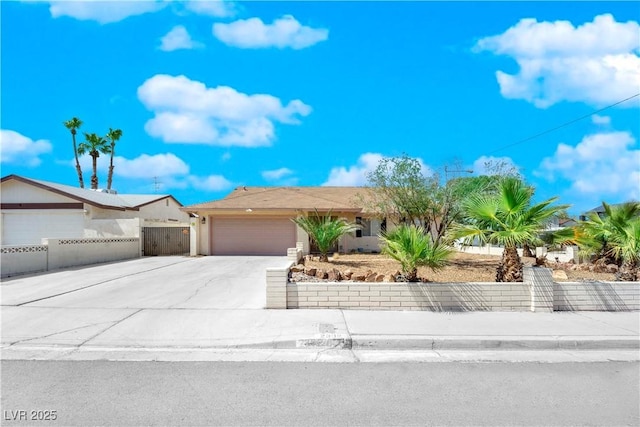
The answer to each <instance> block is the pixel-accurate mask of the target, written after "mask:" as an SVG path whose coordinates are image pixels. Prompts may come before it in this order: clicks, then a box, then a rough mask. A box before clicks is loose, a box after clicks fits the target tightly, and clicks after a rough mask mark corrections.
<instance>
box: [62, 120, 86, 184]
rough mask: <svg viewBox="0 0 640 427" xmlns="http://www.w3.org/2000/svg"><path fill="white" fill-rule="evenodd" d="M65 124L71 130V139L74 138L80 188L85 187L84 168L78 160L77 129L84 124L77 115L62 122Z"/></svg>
mask: <svg viewBox="0 0 640 427" xmlns="http://www.w3.org/2000/svg"><path fill="white" fill-rule="evenodd" d="M62 123H63V124H64V126H65V127H66V128H67V129H69V132H71V139H72V140H73V155H74V156H75V158H76V172H77V173H78V183H79V184H80V188H84V179H83V178H82V168H81V167H80V161H79V160H78V147H77V145H76V131H77V129H79V128H80V126H82V120H80V119H79V118H77V117H73V118H71V120H67V121H66V122H62Z"/></svg>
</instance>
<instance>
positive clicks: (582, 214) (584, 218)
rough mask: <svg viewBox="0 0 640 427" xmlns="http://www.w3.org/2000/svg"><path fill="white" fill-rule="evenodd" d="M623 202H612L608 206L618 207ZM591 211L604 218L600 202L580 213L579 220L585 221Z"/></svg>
mask: <svg viewBox="0 0 640 427" xmlns="http://www.w3.org/2000/svg"><path fill="white" fill-rule="evenodd" d="M627 203H638V201H637V200H630V201H628V202H627ZM623 204H624V203H613V204H609V206H611V207H619V206H622V205H623ZM593 212H595V213H597V214H598V216H599V217H600V218H604V206H602V204H600V205H598V206H596V207H595V208H593V209H589V210H588V211H586V212H583V213H581V214H580V216H579V218H580V221H586V220H587V219H588V218H589V215H590V214H591V213H593Z"/></svg>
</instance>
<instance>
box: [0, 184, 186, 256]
mask: <svg viewBox="0 0 640 427" xmlns="http://www.w3.org/2000/svg"><path fill="white" fill-rule="evenodd" d="M0 185H1V188H0V202H1V206H0V207H1V212H2V223H1V228H2V245H32V244H40V243H41V241H42V239H44V238H49V239H56V238H59V239H68V238H76V239H78V238H102V237H105V238H116V237H118V238H124V237H138V238H141V237H142V235H143V232H144V230H145V229H149V228H154V229H158V228H163V229H164V228H167V229H168V228H172V229H173V228H183V230H180V231H179V232H178V234H180V235H182V234H186V235H187V237H188V236H189V226H190V223H189V222H190V218H189V214H188V213H186V212H184V211H182V210H181V209H180V208H181V207H182V204H181V203H180V202H179V201H178V200H176V199H175V198H174V197H173V196H171V195H169V194H117V193H115V192H113V191H112V192H104V191H100V190H97V191H96V190H90V189H86V188H79V187H72V186H69V185H64V184H58V183H54V182H48V181H42V180H38V179H30V178H25V177H22V176H18V175H8V176H5V177H3V178H2V180H1V183H0ZM151 234H152V233H149V235H151ZM182 245H184V242H183V243H182ZM186 245H187V246H186V248H185V250H184V251H183V253H185V252H189V250H188V247H189V245H188V243H187V244H186ZM156 246H157V245H156ZM147 255H149V254H147Z"/></svg>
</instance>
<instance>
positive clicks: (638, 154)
mask: <svg viewBox="0 0 640 427" xmlns="http://www.w3.org/2000/svg"><path fill="white" fill-rule="evenodd" d="M535 174H536V175H538V176H542V177H545V178H546V179H547V180H549V181H554V180H555V179H557V178H563V179H566V180H568V181H570V182H571V191H574V192H576V193H578V194H586V195H601V196H603V197H604V196H618V197H622V198H628V199H636V200H638V199H640V149H638V148H636V140H635V139H634V138H633V136H632V135H631V134H630V133H629V132H607V133H597V134H593V135H587V136H585V137H584V138H583V139H582V141H580V142H579V143H578V144H577V145H576V146H575V147H574V146H571V145H568V144H563V143H561V144H559V145H558V148H557V149H556V152H555V154H554V155H553V156H552V157H547V158H545V159H544V160H543V161H542V163H541V164H540V166H539V168H538V170H537V171H536V172H535Z"/></svg>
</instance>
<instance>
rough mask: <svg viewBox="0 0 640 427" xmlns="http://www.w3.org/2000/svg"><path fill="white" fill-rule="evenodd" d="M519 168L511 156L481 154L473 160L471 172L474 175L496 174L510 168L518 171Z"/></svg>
mask: <svg viewBox="0 0 640 427" xmlns="http://www.w3.org/2000/svg"><path fill="white" fill-rule="evenodd" d="M519 169H520V168H519V167H518V166H517V165H516V164H515V163H514V161H513V160H512V159H511V157H494V156H481V157H478V158H477V159H476V161H475V162H473V168H472V170H473V173H474V174H476V175H496V174H500V173H501V172H507V171H510V170H513V171H518V170H519Z"/></svg>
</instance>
